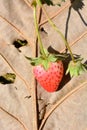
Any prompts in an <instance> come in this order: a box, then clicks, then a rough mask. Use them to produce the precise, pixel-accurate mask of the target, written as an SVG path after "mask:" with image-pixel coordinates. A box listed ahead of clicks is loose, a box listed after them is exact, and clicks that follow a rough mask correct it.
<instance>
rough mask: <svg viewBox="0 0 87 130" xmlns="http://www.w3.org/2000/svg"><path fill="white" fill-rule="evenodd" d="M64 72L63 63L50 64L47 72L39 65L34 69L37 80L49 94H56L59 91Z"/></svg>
mask: <svg viewBox="0 0 87 130" xmlns="http://www.w3.org/2000/svg"><path fill="white" fill-rule="evenodd" d="M63 71H64V69H63V63H62V61H58V62H50V65H49V68H48V69H47V70H45V69H44V67H43V66H42V65H37V66H35V67H34V69H33V72H34V76H35V78H36V79H37V81H38V82H39V83H40V85H41V86H42V87H43V88H44V89H45V90H47V91H48V92H54V91H56V90H57V89H58V86H59V84H60V82H61V80H62V77H63Z"/></svg>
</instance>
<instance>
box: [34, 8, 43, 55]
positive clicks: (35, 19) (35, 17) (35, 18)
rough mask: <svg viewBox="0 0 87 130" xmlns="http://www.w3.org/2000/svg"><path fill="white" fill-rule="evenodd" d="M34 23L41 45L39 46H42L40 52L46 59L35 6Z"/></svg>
mask: <svg viewBox="0 0 87 130" xmlns="http://www.w3.org/2000/svg"><path fill="white" fill-rule="evenodd" d="M34 23H35V30H36V33H37V37H38V43H39V46H40V52H41V54H42V55H43V57H44V58H46V54H45V52H44V48H43V44H42V41H41V36H40V33H39V29H38V22H37V15H36V6H34Z"/></svg>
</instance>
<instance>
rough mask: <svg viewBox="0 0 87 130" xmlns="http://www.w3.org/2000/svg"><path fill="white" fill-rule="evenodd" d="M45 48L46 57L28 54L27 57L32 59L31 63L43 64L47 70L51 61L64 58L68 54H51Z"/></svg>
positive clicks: (35, 64)
mask: <svg viewBox="0 0 87 130" xmlns="http://www.w3.org/2000/svg"><path fill="white" fill-rule="evenodd" d="M44 50H45V54H46V57H44V56H43V55H40V56H39V57H35V58H30V57H27V56H26V58H27V59H28V60H30V61H31V65H33V66H37V65H42V66H43V68H44V69H45V70H48V69H49V67H50V63H51V62H57V61H60V60H64V59H65V58H66V57H67V54H51V53H49V52H48V51H47V50H46V49H44Z"/></svg>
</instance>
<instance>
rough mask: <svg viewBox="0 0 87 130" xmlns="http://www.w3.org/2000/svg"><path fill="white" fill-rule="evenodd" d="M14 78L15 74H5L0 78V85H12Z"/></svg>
mask: <svg viewBox="0 0 87 130" xmlns="http://www.w3.org/2000/svg"><path fill="white" fill-rule="evenodd" d="M15 78H16V75H15V74H13V73H6V74H4V75H1V76H0V83H2V84H10V83H14V81H15Z"/></svg>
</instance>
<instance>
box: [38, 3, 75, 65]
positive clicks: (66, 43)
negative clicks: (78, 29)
mask: <svg viewBox="0 0 87 130" xmlns="http://www.w3.org/2000/svg"><path fill="white" fill-rule="evenodd" d="M41 5H42V4H41ZM42 9H43V11H44V13H45V15H46V17H47V19H48V22H49V23H50V25H51V26H52V27H53V28H54V30H55V31H57V33H58V34H59V35H60V36H61V38H62V39H63V41H64V43H65V46H66V47H67V49H68V50H69V52H70V55H71V58H72V60H73V62H75V59H74V56H73V53H72V51H71V49H70V46H69V43H68V42H67V41H66V39H65V37H64V35H63V34H62V33H61V31H60V30H59V29H58V27H57V26H56V25H55V24H54V23H53V21H52V20H51V19H50V18H49V16H48V13H47V12H46V10H45V8H44V7H43V6H42Z"/></svg>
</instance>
